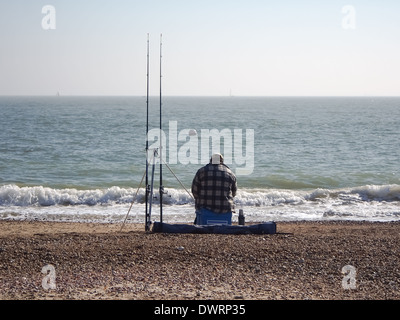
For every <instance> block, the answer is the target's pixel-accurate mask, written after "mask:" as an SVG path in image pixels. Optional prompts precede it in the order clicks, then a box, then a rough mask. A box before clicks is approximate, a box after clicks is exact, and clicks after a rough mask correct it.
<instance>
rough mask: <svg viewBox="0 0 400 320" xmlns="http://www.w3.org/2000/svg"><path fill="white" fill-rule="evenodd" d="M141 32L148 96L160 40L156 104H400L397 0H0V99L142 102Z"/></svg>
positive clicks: (399, 8) (154, 86) (155, 74)
mask: <svg viewBox="0 0 400 320" xmlns="http://www.w3.org/2000/svg"><path fill="white" fill-rule="evenodd" d="M45 5H51V6H53V7H54V9H55V16H50V15H48V14H47V13H42V8H43V7H44V6H45ZM346 6H347V8H348V6H350V9H345V8H346ZM342 10H344V11H342ZM53 18H54V19H53ZM43 20H44V21H45V23H47V26H48V27H49V26H50V23H51V22H55V29H49V30H45V29H46V28H43V25H42V22H43ZM147 33H149V34H150V41H151V72H150V77H151V84H152V85H151V94H152V95H157V94H158V91H159V88H158V83H159V58H158V55H159V37H160V33H162V34H163V94H164V95H196V96H197V95H205V96H214V95H217V96H227V95H229V93H230V92H232V94H233V95H236V96H313V95H317V96H349V95H350V96H365V95H367V96H382V95H383V96H385V95H390V96H397V95H400V58H399V57H400V1H398V0H342V1H338V0H314V1H312V0H306V1H290V0H280V1H268V0H258V1H257V0H243V1H241V0H202V1H200V0H197V1H192V0H151V1H147V0H146V1H143V0H140V1H136V0H113V1H105V0H84V1H82V0H79V1H77V0H68V1H67V0H62V1H61V0H46V1H38V0H12V1H11V0H0V40H1V42H0V46H1V48H0V95H55V94H56V93H57V92H58V91H59V92H60V94H61V95H135V96H144V95H145V94H146V44H147Z"/></svg>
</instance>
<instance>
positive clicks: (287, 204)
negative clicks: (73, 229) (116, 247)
mask: <svg viewBox="0 0 400 320" xmlns="http://www.w3.org/2000/svg"><path fill="white" fill-rule="evenodd" d="M166 191H167V194H166V195H165V196H164V198H163V203H164V205H165V209H164V216H165V219H167V220H168V221H171V222H190V221H192V220H193V216H194V203H193V199H192V197H191V196H190V194H188V192H186V191H185V190H181V189H166ZM136 193H137V189H133V188H120V187H111V188H107V189H93V190H77V189H52V188H46V187H43V186H37V187H18V186H16V185H5V186H1V187H0V218H1V219H38V220H61V221H64V220H66V221H98V222H112V221H115V222H118V221H123V219H124V218H125V215H126V214H127V212H128V209H129V207H130V205H131V203H132V202H133V206H132V210H131V214H130V216H129V218H130V221H135V222H140V221H141V220H143V213H144V204H143V202H144V190H143V189H140V190H139V192H138V193H137V197H135V196H136ZM154 196H155V198H154V216H155V217H157V214H158V208H159V198H158V193H157V192H156V193H155V194H154ZM235 200H236V206H237V208H243V209H244V210H245V213H246V217H247V221H266V220H275V221H285V220H315V219H346V220H360V219H361V220H371V221H375V220H377V221H387V220H390V221H392V220H400V186H399V185H385V186H375V185H368V186H361V187H356V188H346V189H335V190H328V189H316V190H280V189H243V190H240V191H239V192H238V195H237V197H236V198H235ZM155 219H156V218H155Z"/></svg>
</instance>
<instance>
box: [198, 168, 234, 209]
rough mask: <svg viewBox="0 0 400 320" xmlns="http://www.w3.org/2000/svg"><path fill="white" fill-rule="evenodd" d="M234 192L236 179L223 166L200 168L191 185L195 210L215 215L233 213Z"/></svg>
mask: <svg viewBox="0 0 400 320" xmlns="http://www.w3.org/2000/svg"><path fill="white" fill-rule="evenodd" d="M236 191H237V182H236V177H235V175H234V173H233V172H232V171H231V170H230V169H229V168H228V167H227V166H225V165H224V164H212V163H210V164H208V165H206V166H205V167H202V168H200V169H199V170H198V171H197V173H196V176H195V177H194V180H193V183H192V193H193V196H194V198H195V200H196V210H199V209H201V208H206V209H208V210H211V211H213V212H215V213H227V212H234V211H235V205H234V201H233V198H234V197H235V195H236Z"/></svg>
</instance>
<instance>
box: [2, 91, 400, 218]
mask: <svg viewBox="0 0 400 320" xmlns="http://www.w3.org/2000/svg"><path fill="white" fill-rule="evenodd" d="M158 103H159V102H158V97H153V98H151V99H150V117H149V124H150V126H149V129H153V128H154V129H155V130H151V131H152V132H154V133H155V136H156V134H157V132H158V134H157V137H151V138H152V139H150V141H149V144H150V145H151V146H156V145H157V143H158V140H159V139H158V137H159V105H158ZM399 128H400V98H395V97H379V98H376V97H374V98H372V97H282V98H280V97H165V98H164V99H163V132H164V133H165V141H163V147H162V149H161V150H162V155H163V156H164V160H165V164H164V165H163V185H164V187H165V189H166V191H167V194H166V195H165V196H164V201H163V204H164V205H163V212H164V221H165V222H171V223H175V222H192V221H193V219H194V204H193V200H192V198H191V195H190V193H189V192H188V191H190V187H191V182H192V179H193V177H194V174H195V173H196V171H197V169H199V168H200V167H201V166H202V165H203V164H204V163H205V162H207V161H208V159H209V157H210V155H211V153H212V148H218V143H217V142H218V141H219V149H220V151H221V153H223V154H224V156H225V158H226V159H227V162H228V165H229V166H230V167H231V168H232V169H233V170H234V171H235V172H237V173H238V185H239V192H238V195H237V197H236V205H237V208H238V209H239V208H242V209H243V210H244V212H245V215H246V221H271V220H274V221H292V220H340V219H342V220H343V219H345V220H368V221H398V220H400V171H399V156H400V130H399ZM190 129H194V130H196V132H197V135H194V134H189V130H190ZM157 130H158V131H157ZM207 133H210V134H211V133H214V135H215V134H217V138H218V137H222V138H221V139H216V140H213V139H210V138H209V136H207ZM218 134H219V136H218ZM145 140H146V98H145V97H62V96H61V97H0V219H15V220H25V219H32V220H50V221H95V222H122V221H124V219H125V217H126V216H127V214H128V212H129V216H128V221H129V222H144V203H143V202H144V189H143V188H144V185H143V183H142V184H141V180H142V178H143V175H144V173H145V167H146V152H145ZM243 169H245V170H243ZM150 173H151V166H150ZM158 187H159V165H158V163H157V166H156V170H155V183H154V188H155V200H154V206H153V213H152V219H153V220H158V219H159V200H158V199H159V197H158V191H157V190H158ZM132 203H133V205H132V207H131V204H132ZM130 207H131V210H130V211H129V209H130ZM234 219H235V218H234Z"/></svg>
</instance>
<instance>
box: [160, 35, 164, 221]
mask: <svg viewBox="0 0 400 320" xmlns="http://www.w3.org/2000/svg"><path fill="white" fill-rule="evenodd" d="M162 159H163V146H162V34H161V35H160V223H162V222H163V194H164V187H163V177H162V174H163V167H162V166H163V165H162Z"/></svg>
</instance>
